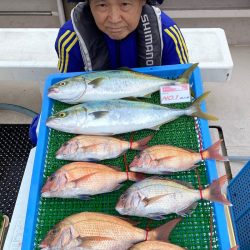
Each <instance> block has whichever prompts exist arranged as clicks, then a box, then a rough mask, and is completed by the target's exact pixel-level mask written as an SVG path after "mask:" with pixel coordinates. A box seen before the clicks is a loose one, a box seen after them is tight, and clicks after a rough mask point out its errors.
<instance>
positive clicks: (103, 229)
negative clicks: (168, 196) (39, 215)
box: [40, 212, 180, 250]
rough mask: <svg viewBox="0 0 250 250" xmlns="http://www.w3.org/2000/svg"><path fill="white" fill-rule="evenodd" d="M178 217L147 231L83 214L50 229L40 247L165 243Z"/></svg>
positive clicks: (93, 249) (106, 249)
mask: <svg viewBox="0 0 250 250" xmlns="http://www.w3.org/2000/svg"><path fill="white" fill-rule="evenodd" d="M179 222H180V218H178V219H174V220H171V221H169V222H168V223H166V224H164V225H162V226H160V227H158V228H155V229H152V230H150V231H149V232H147V231H146V230H144V229H141V228H138V227H135V226H134V224H135V223H133V222H132V221H130V220H127V219H125V218H124V219H123V218H120V217H116V216H112V215H108V214H102V213H93V212H92V213H91V212H83V213H78V214H74V215H71V216H69V217H67V218H65V219H64V220H62V221H61V222H59V223H58V224H57V225H55V226H54V227H53V229H51V230H50V231H49V232H48V234H47V236H46V237H45V239H44V240H43V241H42V242H41V244H40V248H42V249H44V250H45V249H46V250H56V249H58V250H59V249H72V250H73V249H74V250H80V249H81V250H83V249H84V250H127V249H129V248H130V247H132V246H133V245H134V244H136V243H139V242H142V241H145V240H146V239H147V240H161V241H165V240H167V239H168V236H169V234H170V232H171V231H172V229H173V228H174V227H175V226H176V225H177V224H178V223H179Z"/></svg>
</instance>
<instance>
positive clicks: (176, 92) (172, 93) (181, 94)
mask: <svg viewBox="0 0 250 250" xmlns="http://www.w3.org/2000/svg"><path fill="white" fill-rule="evenodd" d="M160 96H161V104H171V103H181V102H190V101H191V95H190V86H189V84H188V83H181V84H178V85H171V86H162V87H161V89H160Z"/></svg>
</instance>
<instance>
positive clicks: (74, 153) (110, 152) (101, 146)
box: [56, 135, 152, 161]
mask: <svg viewBox="0 0 250 250" xmlns="http://www.w3.org/2000/svg"><path fill="white" fill-rule="evenodd" d="M151 138H152V135H150V136H147V137H145V138H143V139H141V140H139V141H135V142H131V143H130V142H128V141H124V140H120V139H117V138H114V137H110V136H88V135H79V136H76V137H74V138H72V139H70V140H69V141H67V142H65V143H64V144H63V145H62V146H61V147H60V149H59V150H58V151H57V153H56V158H57V159H61V160H69V161H101V160H105V159H112V158H117V157H119V156H120V155H122V154H124V153H125V152H126V151H127V150H128V149H133V150H142V149H145V148H146V147H147V143H148V142H149V141H150V140H151Z"/></svg>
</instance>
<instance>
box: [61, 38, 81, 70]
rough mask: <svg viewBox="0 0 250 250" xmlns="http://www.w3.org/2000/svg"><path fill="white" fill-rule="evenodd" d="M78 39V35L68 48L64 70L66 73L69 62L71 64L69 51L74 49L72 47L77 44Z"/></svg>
mask: <svg viewBox="0 0 250 250" xmlns="http://www.w3.org/2000/svg"><path fill="white" fill-rule="evenodd" d="M77 41H78V38H77V37H76V38H75V39H74V40H73V42H72V43H71V44H70V45H69V46H68V48H67V49H66V60H65V67H64V70H63V72H64V73H66V72H67V69H68V64H69V52H70V50H71V49H72V47H73V46H74V45H75V44H76V42H77Z"/></svg>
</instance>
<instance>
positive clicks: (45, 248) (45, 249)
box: [39, 243, 49, 250]
mask: <svg viewBox="0 0 250 250" xmlns="http://www.w3.org/2000/svg"><path fill="white" fill-rule="evenodd" d="M39 247H40V248H41V249H42V250H47V249H49V246H48V244H46V243H41V244H40V245H39Z"/></svg>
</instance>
